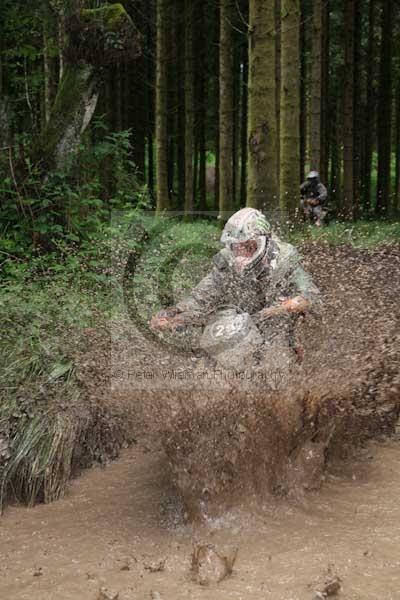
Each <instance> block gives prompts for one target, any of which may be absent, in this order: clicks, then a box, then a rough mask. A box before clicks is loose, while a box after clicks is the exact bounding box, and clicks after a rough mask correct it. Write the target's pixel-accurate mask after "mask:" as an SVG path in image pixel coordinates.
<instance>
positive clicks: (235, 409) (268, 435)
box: [150, 245, 400, 518]
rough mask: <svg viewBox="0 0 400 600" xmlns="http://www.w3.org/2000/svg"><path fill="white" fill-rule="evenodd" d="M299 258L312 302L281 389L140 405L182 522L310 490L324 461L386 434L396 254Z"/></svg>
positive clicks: (313, 253) (353, 252) (328, 250)
mask: <svg viewBox="0 0 400 600" xmlns="http://www.w3.org/2000/svg"><path fill="white" fill-rule="evenodd" d="M302 250H303V255H304V256H305V261H304V262H305V266H306V268H308V269H309V270H310V272H311V273H312V274H313V276H314V279H315V281H316V283H317V285H318V286H319V287H320V289H321V291H322V293H323V297H324V305H323V309H322V312H321V314H320V315H319V316H318V317H314V318H312V317H311V318H308V319H306V320H305V321H304V322H303V323H302V325H301V332H300V335H301V339H302V343H303V345H304V348H305V360H304V363H303V365H302V367H301V369H300V372H299V373H296V375H295V376H294V377H293V379H292V381H291V382H290V384H289V385H285V386H283V387H281V388H280V389H277V390H275V391H274V392H271V391H270V390H266V388H265V387H264V386H263V384H262V383H259V384H258V385H257V386H256V388H254V387H252V388H251V389H249V388H248V387H244V386H242V387H240V386H238V385H230V386H227V387H225V388H221V390H220V391H219V392H217V393H215V390H214V393H213V392H210V391H209V390H206V389H203V390H202V389H201V387H199V386H197V387H193V388H188V387H187V388H186V389H184V390H178V391H177V390H171V391H169V392H168V391H167V390H165V391H164V393H163V395H162V398H160V397H158V398H153V399H152V401H151V404H152V407H153V408H152V410H150V415H151V418H152V419H154V420H155V423H156V429H157V431H158V433H159V434H160V435H161V439H162V443H163V446H164V448H165V451H166V454H167V457H168V460H169V465H170V468H171V473H172V477H173V480H174V482H175V483H176V485H177V487H178V489H179V491H180V493H181V494H182V495H183V498H184V500H185V504H186V507H187V510H188V513H189V515H190V516H191V517H192V518H198V517H205V516H206V515H212V514H217V513H218V512H221V511H222V510H225V509H226V508H227V506H229V505H232V504H233V503H235V502H236V501H237V500H238V499H239V498H243V496H248V495H249V494H250V495H254V494H256V495H257V496H261V497H265V495H266V494H270V493H272V494H277V493H278V494H289V495H294V496H295V497H297V498H298V497H299V496H300V497H301V496H302V495H303V494H304V490H307V489H315V488H318V487H319V486H320V484H321V481H322V476H323V472H324V468H325V465H326V463H327V461H329V459H330V458H331V457H332V456H343V455H346V454H347V453H348V452H349V450H350V449H352V448H354V447H357V446H358V445H359V444H360V443H362V442H363V440H365V439H367V438H369V437H374V436H379V435H381V434H387V433H390V432H391V431H392V430H393V428H394V426H395V423H396V421H397V419H398V415H399V409H400V402H399V398H400V393H399V392H400V376H399V372H398V364H399V359H400V335H399V317H400V310H399V306H398V300H397V298H398V295H399V292H400V280H399V276H398V273H399V267H400V249H399V247H397V246H396V247H393V246H390V247H381V248H379V249H375V250H372V251H367V250H357V249H354V248H352V247H344V246H341V247H336V248H335V247H333V248H332V247H329V246H323V245H309V246H304V247H303V249H302Z"/></svg>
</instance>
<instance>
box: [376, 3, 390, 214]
mask: <svg viewBox="0 0 400 600" xmlns="http://www.w3.org/2000/svg"><path fill="white" fill-rule="evenodd" d="M381 31H382V34H381V57H380V69H379V100H378V181H377V195H376V212H377V213H378V214H386V213H387V212H388V209H389V194H390V158H391V141H392V140H391V132H392V46H393V40H392V34H393V0H383V10H382V27H381Z"/></svg>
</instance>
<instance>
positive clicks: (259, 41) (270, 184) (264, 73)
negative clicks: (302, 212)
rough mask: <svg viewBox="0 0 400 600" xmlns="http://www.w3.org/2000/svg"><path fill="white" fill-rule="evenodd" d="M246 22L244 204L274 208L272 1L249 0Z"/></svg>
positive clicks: (274, 140) (276, 170)
mask: <svg viewBox="0 0 400 600" xmlns="http://www.w3.org/2000/svg"><path fill="white" fill-rule="evenodd" d="M249 21H250V35H249V104H248V111H249V114H248V136H249V156H248V182H247V204H248V205H249V206H253V207H257V208H261V207H264V208H266V209H268V210H276V209H277V208H278V206H279V197H278V159H277V147H278V140H277V126H276V89H275V86H276V82H275V65H276V63H275V52H276V43H275V34H274V31H275V8H274V3H273V2H271V1H270V0H250V3H249Z"/></svg>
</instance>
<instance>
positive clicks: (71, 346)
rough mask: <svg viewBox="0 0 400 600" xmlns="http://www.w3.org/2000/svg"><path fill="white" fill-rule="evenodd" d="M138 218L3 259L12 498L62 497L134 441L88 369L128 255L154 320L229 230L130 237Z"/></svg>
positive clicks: (1, 366) (2, 425)
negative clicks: (94, 395) (95, 395)
mask: <svg viewBox="0 0 400 600" xmlns="http://www.w3.org/2000/svg"><path fill="white" fill-rule="evenodd" d="M134 219H135V217H134V215H133V214H132V215H125V216H124V218H123V219H122V221H121V222H120V223H119V224H118V225H117V226H116V225H115V224H114V225H113V227H110V226H109V225H107V226H105V227H104V228H102V229H101V230H99V231H98V232H97V233H96V235H92V236H91V237H90V238H89V239H87V240H86V241H85V242H83V243H82V244H81V245H80V246H79V247H77V246H72V245H70V244H69V245H67V244H66V243H58V251H57V252H54V253H52V254H47V255H44V256H36V257H35V256H31V257H30V258H29V259H28V260H23V259H20V258H19V259H16V258H15V257H12V256H8V255H4V257H3V258H4V262H3V265H2V270H3V277H2V279H1V283H0V327H1V333H0V335H1V348H2V352H1V355H0V372H1V376H0V381H1V399H0V486H1V487H0V500H1V502H2V503H3V502H4V500H5V498H6V497H7V496H11V497H13V498H17V499H18V500H19V501H22V502H27V503H29V504H33V503H34V502H35V501H37V500H42V501H46V502H47V501H51V500H54V499H56V498H58V497H59V496H60V495H62V493H63V492H64V489H65V486H66V483H67V481H68V479H69V477H70V476H71V474H73V473H74V472H75V471H77V470H78V469H79V468H80V467H82V466H87V465H89V464H91V463H92V462H93V461H97V460H100V461H103V460H107V459H108V458H113V457H114V456H116V455H117V453H118V450H119V448H120V447H121V445H122V444H124V443H127V442H129V439H130V438H131V435H132V432H130V431H129V423H128V422H127V421H126V420H124V415H123V414H121V415H117V416H116V417H115V419H114V421H113V425H112V426H110V415H109V413H108V412H107V411H108V405H107V400H104V401H103V400H102V401H101V403H100V404H101V405H100V404H97V403H96V401H95V402H93V401H92V400H91V401H89V395H88V389H87V386H86V382H85V380H84V377H82V373H81V368H80V362H82V357H84V356H85V353H86V352H87V350H88V340H89V337H90V336H89V332H92V331H96V330H101V331H103V332H104V336H105V337H106V336H107V330H108V328H109V320H110V318H111V317H112V315H113V314H115V313H116V312H118V310H119V307H118V302H117V301H116V293H115V289H116V285H117V284H118V282H117V281H116V280H115V277H119V276H120V271H121V269H119V270H118V269H117V271H116V270H115V269H114V266H113V264H114V263H115V261H117V262H118V258H119V256H122V255H124V256H126V255H127V253H128V254H129V253H132V252H133V253H136V256H140V258H141V260H140V261H139V263H140V264H139V267H138V269H136V272H135V274H134V280H133V283H132V282H131V289H132V290H134V291H135V292H136V291H137V289H138V288H140V291H141V293H140V296H139V297H140V298H141V300H140V301H142V302H143V304H142V306H143V315H142V318H143V320H146V319H147V318H148V316H149V315H150V314H152V313H154V311H155V310H157V309H158V308H159V307H160V305H161V304H162V303H163V302H165V300H166V298H167V296H168V294H171V293H172V294H173V296H174V297H175V296H180V295H182V294H183V293H184V292H185V291H186V290H187V289H189V288H190V287H191V286H192V285H193V284H194V283H195V282H196V281H198V280H199V278H200V276H201V275H202V274H203V273H204V272H205V271H206V270H207V269H208V267H209V261H210V256H211V255H212V254H213V253H214V252H215V251H216V249H217V248H218V237H219V232H220V228H219V227H217V226H216V225H214V224H213V223H204V222H195V223H176V222H174V223H171V222H167V223H166V222H163V221H160V222H158V223H152V224H149V223H147V224H146V225H145V229H146V230H147V231H151V232H154V231H155V232H156V233H155V234H154V235H150V238H149V237H147V238H146V240H145V241H140V240H138V238H137V237H136V233H135V230H133V232H132V231H130V232H129V233H128V235H126V232H127V231H129V226H130V225H132V223H133V222H134ZM154 226H156V229H155V230H154V229H152V228H153V227H154ZM141 230H143V227H142V229H141ZM290 239H291V241H292V242H293V243H296V244H297V243H300V242H303V241H314V242H316V243H322V242H326V243H329V244H348V243H351V244H353V245H355V246H361V247H365V248H368V247H372V246H376V245H379V244H381V243H393V242H399V241H400V225H399V224H394V223H377V222H368V223H367V222H360V223H355V224H351V225H349V224H331V225H329V226H328V227H326V228H324V229H320V230H319V229H316V228H305V229H304V230H303V231H301V232H294V233H291V234H290ZM120 248H123V249H124V252H122V253H120ZM144 250H145V251H144ZM165 294H166V295H165ZM110 410H111V409H110ZM113 410H114V409H113ZM114 416H115V410H114Z"/></svg>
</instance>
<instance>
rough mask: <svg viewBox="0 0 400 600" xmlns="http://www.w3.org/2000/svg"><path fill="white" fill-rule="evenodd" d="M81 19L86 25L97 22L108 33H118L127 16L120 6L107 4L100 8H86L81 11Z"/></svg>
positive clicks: (118, 4)
mask: <svg viewBox="0 0 400 600" xmlns="http://www.w3.org/2000/svg"><path fill="white" fill-rule="evenodd" d="M81 18H82V20H83V21H85V22H86V23H93V22H94V21H97V22H98V23H101V24H102V25H103V26H104V27H105V29H106V30H108V31H116V32H117V31H119V30H120V29H121V27H122V26H123V25H124V24H125V22H126V21H127V20H128V19H129V16H128V14H127V12H126V10H125V9H124V7H123V6H122V4H120V3H117V4H108V5H106V6H101V7H100V8H93V9H90V8H87V9H83V10H82V11H81Z"/></svg>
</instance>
